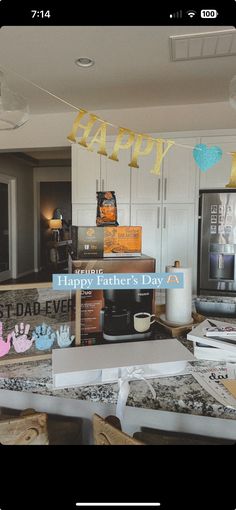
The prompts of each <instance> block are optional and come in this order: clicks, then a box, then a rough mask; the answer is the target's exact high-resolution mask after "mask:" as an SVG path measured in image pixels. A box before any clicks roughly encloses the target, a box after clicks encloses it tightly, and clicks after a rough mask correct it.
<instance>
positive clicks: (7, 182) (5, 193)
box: [0, 174, 17, 282]
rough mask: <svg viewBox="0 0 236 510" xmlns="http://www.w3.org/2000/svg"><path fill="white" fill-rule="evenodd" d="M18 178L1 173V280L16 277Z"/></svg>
mask: <svg viewBox="0 0 236 510" xmlns="http://www.w3.org/2000/svg"><path fill="white" fill-rule="evenodd" d="M16 253H17V252H16V180H15V178H13V177H10V176H8V175H2V174H0V282H2V281H5V280H8V279H9V278H16V272H17V267H16V266H17V260H16Z"/></svg>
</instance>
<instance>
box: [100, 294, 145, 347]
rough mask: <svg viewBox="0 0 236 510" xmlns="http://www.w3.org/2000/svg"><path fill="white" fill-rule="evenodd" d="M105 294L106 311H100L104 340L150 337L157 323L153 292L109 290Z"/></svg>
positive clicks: (104, 309)
mask: <svg viewBox="0 0 236 510" xmlns="http://www.w3.org/2000/svg"><path fill="white" fill-rule="evenodd" d="M103 293H104V308H103V309H102V310H101V312H100V319H101V329H102V331H103V338H104V340H107V341H123V340H138V339H144V338H149V337H150V335H151V330H152V322H154V321H152V317H153V313H152V307H153V289H141V290H140V289H132V290H115V289H109V290H104V291H103ZM137 324H138V325H137ZM135 326H136V327H135ZM140 329H141V330H142V329H143V331H140Z"/></svg>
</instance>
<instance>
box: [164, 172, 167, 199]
mask: <svg viewBox="0 0 236 510" xmlns="http://www.w3.org/2000/svg"><path fill="white" fill-rule="evenodd" d="M166 191H167V177H165V179H164V200H166Z"/></svg>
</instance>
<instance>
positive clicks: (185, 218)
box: [131, 204, 195, 271]
mask: <svg viewBox="0 0 236 510" xmlns="http://www.w3.org/2000/svg"><path fill="white" fill-rule="evenodd" d="M131 224H132V225H141V226H142V227H143V230H142V235H143V242H142V251H143V253H145V254H146V255H150V256H151V257H155V258H156V271H165V268H166V266H167V265H171V264H173V263H174V261H175V260H180V262H181V265H182V266H183V267H193V266H194V264H195V250H194V225H195V221H194V204H167V205H164V206H163V207H162V206H160V205H154V204H153V205H150V204H140V205H136V204H135V205H132V207H131Z"/></svg>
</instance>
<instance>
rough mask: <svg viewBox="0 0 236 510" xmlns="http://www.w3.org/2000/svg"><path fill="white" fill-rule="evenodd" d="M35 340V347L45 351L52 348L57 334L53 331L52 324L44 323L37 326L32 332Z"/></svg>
mask: <svg viewBox="0 0 236 510" xmlns="http://www.w3.org/2000/svg"><path fill="white" fill-rule="evenodd" d="M32 338H33V340H35V347H36V349H38V350H39V351H45V350H48V349H51V347H52V345H53V343H54V340H55V338H56V334H55V333H54V332H53V330H52V328H51V327H50V326H47V324H45V323H43V324H41V325H40V326H36V328H35V330H34V331H33V334H32Z"/></svg>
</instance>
